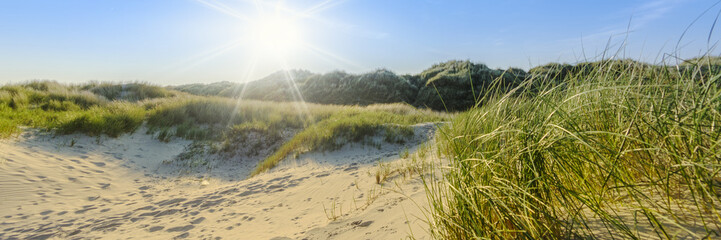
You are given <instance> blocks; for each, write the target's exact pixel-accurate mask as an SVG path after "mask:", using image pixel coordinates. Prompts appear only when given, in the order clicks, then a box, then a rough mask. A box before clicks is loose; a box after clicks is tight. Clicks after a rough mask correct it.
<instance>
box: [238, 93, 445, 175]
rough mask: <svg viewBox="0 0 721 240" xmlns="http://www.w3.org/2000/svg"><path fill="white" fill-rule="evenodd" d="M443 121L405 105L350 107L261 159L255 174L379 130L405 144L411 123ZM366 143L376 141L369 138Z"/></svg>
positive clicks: (385, 137) (388, 138) (387, 139)
mask: <svg viewBox="0 0 721 240" xmlns="http://www.w3.org/2000/svg"><path fill="white" fill-rule="evenodd" d="M443 120H446V116H445V115H442V114H439V113H437V112H432V111H428V110H417V109H415V108H413V107H412V106H410V105H404V104H393V105H371V106H368V107H346V108H344V109H342V110H340V111H337V112H335V113H333V114H332V115H330V116H329V117H328V118H326V119H323V120H321V121H319V122H317V123H315V124H313V125H311V126H309V127H308V128H305V129H303V130H302V131H301V132H299V133H298V134H296V135H295V136H294V137H293V138H292V139H290V140H289V141H288V142H286V143H285V144H283V146H281V147H280V149H278V151H276V152H275V153H274V154H273V155H271V156H269V157H268V158H266V159H265V160H264V161H263V162H261V163H260V164H259V165H258V166H257V167H256V168H255V170H254V171H253V173H252V174H253V175H256V174H259V173H262V172H264V171H266V170H268V169H271V168H273V167H275V166H276V165H277V164H278V163H280V161H282V160H283V159H285V158H286V157H288V156H290V155H292V154H298V153H303V152H307V151H313V150H321V151H327V150H335V149H338V148H340V147H342V146H344V145H345V144H347V143H349V142H364V141H366V140H368V139H367V138H368V137H371V136H374V135H376V134H378V133H383V141H385V142H388V143H402V142H403V141H405V140H406V139H408V138H409V137H411V136H413V130H412V129H411V128H410V127H409V125H412V124H417V123H423V122H438V121H443ZM366 143H369V144H374V143H373V142H370V141H369V140H368V142H366ZM375 144H377V143H375Z"/></svg>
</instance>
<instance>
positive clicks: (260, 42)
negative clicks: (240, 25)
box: [250, 15, 303, 57]
mask: <svg viewBox="0 0 721 240" xmlns="http://www.w3.org/2000/svg"><path fill="white" fill-rule="evenodd" d="M250 38H251V41H252V46H253V47H254V48H256V49H255V50H256V51H260V52H261V53H269V54H272V55H275V56H276V57H287V56H288V55H290V54H292V53H294V52H296V51H298V50H299V48H300V47H301V46H302V42H303V38H302V31H301V27H300V25H299V24H298V22H297V21H295V20H293V19H292V18H290V17H284V16H278V15H272V16H263V17H260V18H258V19H257V20H256V21H254V23H253V24H252V29H251V31H250Z"/></svg>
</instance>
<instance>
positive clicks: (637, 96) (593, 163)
mask: <svg viewBox="0 0 721 240" xmlns="http://www.w3.org/2000/svg"><path fill="white" fill-rule="evenodd" d="M549 66H550V67H543V68H542V69H539V70H542V71H536V70H532V71H531V72H530V74H531V75H533V76H534V77H531V78H529V79H528V80H526V81H525V82H523V83H522V84H521V85H520V86H519V87H518V88H516V89H514V90H513V91H512V92H510V93H507V94H501V95H495V96H489V97H488V99H487V103H486V104H485V105H483V106H480V107H478V108H474V109H471V110H470V111H468V112H465V113H462V114H459V115H457V117H455V118H454V119H453V120H452V122H451V123H450V124H448V125H445V127H443V128H441V129H440V140H439V142H440V143H439V148H440V150H441V151H442V152H444V153H445V154H446V155H447V156H448V158H449V159H450V161H451V167H450V168H448V169H445V170H444V175H443V176H444V180H445V181H440V182H428V185H427V186H428V187H429V190H430V191H428V194H429V195H428V196H429V199H430V202H431V206H432V213H433V216H432V217H431V228H432V233H433V234H434V235H435V236H436V237H438V238H441V239H479V238H490V239H510V238H513V239H565V238H583V239H585V238H598V237H602V236H606V235H612V236H619V237H622V238H631V239H639V238H644V236H643V235H639V234H640V233H639V232H638V231H637V230H636V226H642V227H641V228H647V229H649V230H650V231H652V232H651V233H650V234H652V235H651V236H654V237H658V238H675V237H680V236H690V237H692V238H704V237H711V238H714V237H718V236H719V234H721V221H719V216H721V213H720V212H719V210H721V208H719V206H721V205H719V204H721V198H720V197H719V196H721V193H719V191H721V188H719V186H720V185H719V179H721V175H719V173H720V172H721V165H719V160H720V159H721V131H719V129H718V126H719V121H720V119H721V91H720V90H721V89H720V88H719V87H718V86H719V85H718V83H719V81H721V80H720V79H719V78H721V75H719V72H715V73H711V74H706V75H701V76H697V77H690V76H689V75H688V74H686V73H684V72H676V71H671V70H670V69H672V68H666V67H658V66H650V65H646V64H641V63H637V62H633V61H625V60H624V61H599V62H595V63H589V64H579V65H577V66H581V67H576V68H575V69H573V68H572V69H569V67H568V66H563V65H549ZM692 66H694V67H695V68H696V70H695V71H696V72H699V71H700V70H701V69H700V68H701V67H702V66H701V65H700V64H699V65H692ZM543 71H546V73H539V72H543ZM574 71H577V72H574ZM578 71H580V72H578ZM564 72H565V73H564ZM557 77H561V79H558V78H557ZM644 226H646V227H644ZM645 237H650V236H649V235H645Z"/></svg>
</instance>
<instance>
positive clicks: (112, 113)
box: [57, 102, 145, 137]
mask: <svg viewBox="0 0 721 240" xmlns="http://www.w3.org/2000/svg"><path fill="white" fill-rule="evenodd" d="M144 120H145V109H143V108H142V107H141V106H139V105H137V104H132V103H124V102H115V103H112V104H109V105H108V106H105V107H93V108H90V109H89V110H88V111H85V112H83V113H81V114H79V115H78V116H77V117H75V118H73V119H72V120H69V121H66V122H63V123H61V124H59V126H58V127H57V132H58V133H60V134H69V133H85V134H88V135H91V136H97V135H100V134H106V135H108V136H110V137H118V136H120V135H121V134H123V133H132V132H134V131H135V130H136V129H137V128H138V127H140V125H142V124H143V121H144Z"/></svg>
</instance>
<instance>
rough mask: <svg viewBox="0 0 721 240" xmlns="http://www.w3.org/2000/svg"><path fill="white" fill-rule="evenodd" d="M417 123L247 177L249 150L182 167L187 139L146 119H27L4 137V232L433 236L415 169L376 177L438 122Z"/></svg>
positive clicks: (48, 235)
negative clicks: (375, 141)
mask: <svg viewBox="0 0 721 240" xmlns="http://www.w3.org/2000/svg"><path fill="white" fill-rule="evenodd" d="M415 129H416V133H417V134H416V138H415V139H414V140H413V141H410V142H408V143H405V144H386V145H384V146H383V147H382V148H380V149H378V148H375V147H369V146H362V145H358V144H350V145H347V146H345V147H343V148H342V149H340V150H337V151H332V152H326V153H318V152H311V153H306V154H302V155H300V156H298V158H297V159H294V160H288V161H286V162H284V163H283V164H281V165H280V166H279V167H277V168H275V169H273V170H272V171H270V172H268V173H265V174H261V175H259V176H256V177H252V178H247V177H248V176H247V174H248V173H249V171H250V169H252V168H253V167H254V165H255V163H250V162H248V161H229V162H223V163H220V164H215V165H214V166H215V167H214V168H213V169H212V170H210V171H206V172H205V173H202V174H198V173H197V172H196V173H195V174H182V173H184V171H182V169H178V168H177V167H174V166H172V165H169V164H167V163H168V162H172V160H173V159H174V158H175V157H176V156H177V155H178V154H180V153H181V152H182V151H183V149H184V148H185V147H186V146H187V145H188V144H190V142H189V141H183V140H177V139H175V140H172V141H171V142H169V143H163V142H160V141H158V140H155V139H153V138H152V136H150V135H147V134H145V131H144V129H140V130H138V131H137V132H136V133H134V134H129V135H124V136H121V137H119V138H107V137H89V136H84V135H67V136H54V135H53V134H50V133H46V132H41V131H37V130H27V131H25V132H24V133H23V134H21V136H18V137H16V138H12V139H6V140H2V141H0V152H1V153H2V154H0V192H1V193H2V196H1V197H0V239H87V238H91V239H92V238H100V239H174V238H176V239H179V238H188V239H401V238H407V237H408V236H413V237H415V238H417V239H427V238H429V237H428V233H427V232H426V231H427V224H426V223H425V220H426V217H424V216H425V215H424V214H425V210H424V208H425V207H426V204H427V199H426V195H425V189H424V187H423V184H422V182H421V180H420V177H418V176H417V175H416V176H410V177H402V176H395V177H392V178H391V179H389V180H388V181H386V182H385V183H384V184H380V185H379V184H376V179H375V174H374V173H375V172H376V171H377V169H379V168H378V167H377V166H376V165H377V164H378V162H379V161H381V162H391V163H393V162H399V161H405V160H403V159H400V157H399V153H400V152H402V151H403V150H404V149H406V148H408V149H409V151H410V152H411V153H412V152H413V151H415V150H416V149H417V148H418V147H419V146H420V144H421V143H422V142H424V141H428V140H429V137H430V136H432V133H433V129H434V127H433V125H431V124H425V125H417V126H415ZM186 172H187V171H186ZM236 173H237V174H236ZM227 176H236V177H237V178H228V177H227Z"/></svg>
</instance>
